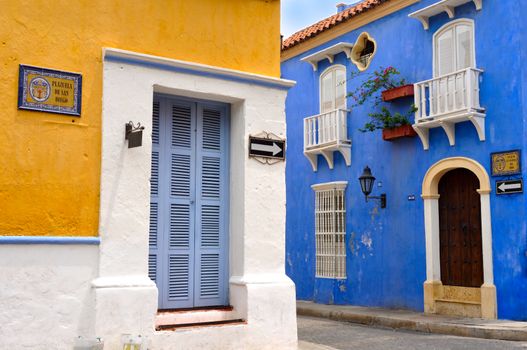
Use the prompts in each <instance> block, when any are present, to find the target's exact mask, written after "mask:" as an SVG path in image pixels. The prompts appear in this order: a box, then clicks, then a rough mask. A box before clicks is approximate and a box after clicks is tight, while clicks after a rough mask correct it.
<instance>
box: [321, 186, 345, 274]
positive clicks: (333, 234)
mask: <svg viewBox="0 0 527 350" xmlns="http://www.w3.org/2000/svg"><path fill="white" fill-rule="evenodd" d="M346 185H347V182H345V181H341V182H330V183H325V184H318V185H313V186H312V188H313V190H315V245H316V249H315V250H316V272H315V275H316V277H322V278H336V279H344V278H346V200H345V190H346Z"/></svg>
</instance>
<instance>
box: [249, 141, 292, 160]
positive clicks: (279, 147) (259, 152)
mask: <svg viewBox="0 0 527 350" xmlns="http://www.w3.org/2000/svg"><path fill="white" fill-rule="evenodd" d="M284 151H285V141H284V140H274V139H267V138H260V137H254V136H249V157H264V158H273V159H282V160H283V159H285V152H284Z"/></svg>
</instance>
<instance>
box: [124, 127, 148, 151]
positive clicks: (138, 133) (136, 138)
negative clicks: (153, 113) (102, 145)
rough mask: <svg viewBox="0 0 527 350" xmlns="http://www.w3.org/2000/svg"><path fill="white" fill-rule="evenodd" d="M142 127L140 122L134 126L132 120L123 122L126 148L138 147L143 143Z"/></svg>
mask: <svg viewBox="0 0 527 350" xmlns="http://www.w3.org/2000/svg"><path fill="white" fill-rule="evenodd" d="M144 129H145V127H144V126H141V123H137V126H134V123H133V122H132V121H129V122H128V123H126V124H125V131H124V139H125V140H128V148H134V147H140V146H141V145H142V144H143V130H144Z"/></svg>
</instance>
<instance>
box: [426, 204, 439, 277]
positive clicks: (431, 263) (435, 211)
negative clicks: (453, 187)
mask: <svg viewBox="0 0 527 350" xmlns="http://www.w3.org/2000/svg"><path fill="white" fill-rule="evenodd" d="M423 199H424V214H425V242H426V280H427V281H440V280H441V263H440V251H439V198H430V197H428V198H423Z"/></svg>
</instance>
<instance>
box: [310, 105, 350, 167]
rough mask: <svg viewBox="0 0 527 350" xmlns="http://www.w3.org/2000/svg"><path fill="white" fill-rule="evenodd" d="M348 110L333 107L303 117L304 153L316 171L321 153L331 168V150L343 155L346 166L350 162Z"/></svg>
mask: <svg viewBox="0 0 527 350" xmlns="http://www.w3.org/2000/svg"><path fill="white" fill-rule="evenodd" d="M347 115H348V111H347V110H346V109H335V110H333V111H329V112H326V113H322V114H318V115H314V116H311V117H307V118H304V155H305V156H306V157H307V159H309V161H310V162H311V166H312V167H313V171H317V158H318V155H319V154H321V155H322V156H323V157H324V158H325V159H326V161H327V162H328V165H329V168H330V169H333V152H335V151H338V152H340V153H341V154H342V156H343V157H344V161H345V162H346V165H347V166H350V164H351V141H350V139H349V138H348V123H347Z"/></svg>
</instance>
